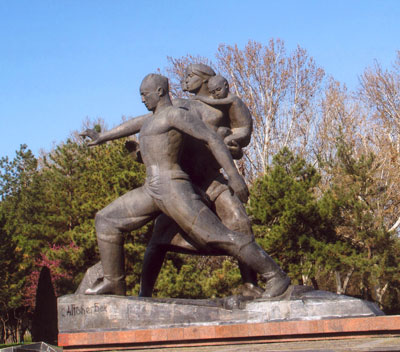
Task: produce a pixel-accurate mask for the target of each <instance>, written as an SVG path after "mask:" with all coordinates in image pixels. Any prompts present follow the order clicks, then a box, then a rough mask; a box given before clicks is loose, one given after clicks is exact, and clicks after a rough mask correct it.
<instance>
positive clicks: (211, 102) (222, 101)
mask: <svg viewBox="0 0 400 352" xmlns="http://www.w3.org/2000/svg"><path fill="white" fill-rule="evenodd" d="M191 99H193V100H200V101H202V102H203V103H206V104H207V105H212V106H218V105H230V104H232V103H233V100H234V99H233V97H232V96H231V95H228V96H227V97H226V98H222V99H214V98H209V97H204V96H199V95H195V96H193V97H191Z"/></svg>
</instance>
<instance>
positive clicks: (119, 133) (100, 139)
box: [80, 113, 153, 146]
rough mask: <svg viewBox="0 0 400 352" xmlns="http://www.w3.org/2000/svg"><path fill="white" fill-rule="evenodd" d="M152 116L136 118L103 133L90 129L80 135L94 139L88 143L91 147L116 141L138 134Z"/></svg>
mask: <svg viewBox="0 0 400 352" xmlns="http://www.w3.org/2000/svg"><path fill="white" fill-rule="evenodd" d="M152 115H153V113H150V114H146V115H141V116H138V117H134V118H132V119H130V120H128V121H126V122H123V123H122V124H120V125H119V126H117V127H114V128H112V129H111V130H109V131H106V132H103V133H97V132H96V131H94V130H92V129H88V130H86V131H85V132H83V133H81V134H80V135H81V136H82V137H90V138H91V139H92V142H90V143H88V145H91V146H92V145H99V144H102V143H105V142H107V141H111V140H114V139H119V138H123V137H128V136H131V135H133V134H135V133H138V132H139V131H140V129H141V127H142V126H143V123H144V121H145V120H146V118H148V117H149V116H152Z"/></svg>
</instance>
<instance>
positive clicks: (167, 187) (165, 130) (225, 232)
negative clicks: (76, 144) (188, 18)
mask: <svg viewBox="0 0 400 352" xmlns="http://www.w3.org/2000/svg"><path fill="white" fill-rule="evenodd" d="M195 69H196V68H195ZM193 71H194V70H193ZM188 76H189V75H188ZM191 78H192V80H190V79H191ZM198 78H201V77H199V76H198V77H194V79H193V76H192V77H188V80H187V82H186V85H187V88H188V90H190V89H191V90H192V91H194V92H196V93H197V94H199V92H200V91H201V90H202V89H203V90H205V88H204V81H205V80H204V79H203V80H200V82H199V79H198ZM196 80H197V82H196ZM202 81H203V82H202ZM141 95H142V101H143V102H144V103H145V105H146V107H147V108H148V110H150V111H152V112H153V114H149V115H143V116H140V117H137V118H135V119H132V120H129V121H128V122H126V123H124V124H122V125H121V126H119V127H117V128H115V129H113V130H111V131H109V132H106V133H104V134H100V135H98V134H96V132H94V131H93V130H88V131H86V132H85V133H84V134H83V135H86V136H89V137H91V138H92V139H93V142H92V143H91V145H96V144H100V143H103V142H105V141H107V140H111V139H115V138H120V137H123V136H128V135H131V134H134V133H137V132H139V131H140V139H139V143H140V150H141V154H142V158H143V161H144V164H145V166H146V174H147V178H146V183H145V185H144V186H142V187H140V188H137V189H135V190H133V191H130V192H128V193H127V194H125V195H124V196H122V197H120V198H118V199H117V200H115V201H114V202H113V203H111V204H110V205H109V206H107V207H106V208H104V209H103V210H101V211H100V212H99V213H98V214H97V215H96V231H97V239H98V244H99V250H100V256H101V262H102V265H103V270H104V279H103V281H102V282H100V283H97V284H96V285H95V286H94V287H92V288H91V289H88V290H87V292H86V293H87V294H105V293H111V294H122V295H123V294H125V281H124V275H125V274H124V257H123V240H124V238H123V232H126V231H131V230H133V229H136V228H138V227H140V226H142V225H144V224H145V223H146V222H148V221H149V220H151V219H153V218H154V217H156V216H157V215H159V214H160V213H161V212H162V213H164V214H165V215H167V216H169V217H170V218H171V219H173V220H174V221H175V222H176V223H177V224H178V225H179V227H180V228H181V229H182V230H183V231H184V233H181V235H182V236H184V238H185V240H186V241H187V242H189V243H190V244H191V245H192V246H194V247H195V248H197V249H200V250H203V251H205V252H214V251H215V252H216V253H224V254H227V255H232V256H233V257H235V258H237V259H238V260H239V262H240V263H242V264H245V265H246V266H247V267H248V268H250V269H251V271H252V272H253V273H254V272H257V273H259V274H261V275H262V276H263V277H264V278H265V279H266V280H267V285H266V290H265V292H264V293H263V296H264V297H273V296H277V295H280V294H282V293H283V292H284V291H285V290H286V289H287V287H288V285H289V283H290V279H289V278H288V277H287V276H286V274H285V273H284V272H283V271H282V270H281V269H280V268H279V266H278V265H277V264H276V263H275V262H274V261H273V260H272V259H271V258H270V257H269V256H268V255H267V254H266V253H265V252H264V251H263V250H262V249H261V248H260V247H259V246H258V245H257V244H256V243H255V242H254V236H253V235H252V234H251V229H250V233H241V232H239V231H233V230H232V229H228V228H227V227H226V226H224V225H223V224H222V223H221V221H220V220H219V218H218V217H217V216H216V215H215V214H214V213H213V212H212V211H211V210H210V209H209V208H208V207H207V206H206V205H205V203H204V202H203V201H202V200H201V198H200V196H199V195H198V194H197V193H196V192H195V191H194V189H193V187H192V181H193V182H194V183H196V180H192V181H191V180H190V179H189V176H188V174H189V175H191V174H190V170H188V171H189V172H188V171H187V170H186V169H185V168H184V167H182V166H183V165H185V166H186V167H187V169H190V167H191V166H193V163H188V164H185V161H184V159H185V156H189V155H190V147H189V146H188V144H185V145H183V137H184V136H190V137H192V138H195V139H198V140H200V141H203V142H205V143H206V144H207V145H208V147H209V149H208V150H209V151H208V153H207V155H208V156H209V155H210V151H211V153H212V155H213V160H212V164H215V165H214V167H215V170H216V171H217V170H219V168H220V167H221V166H222V167H223V168H224V170H225V172H226V174H227V175H228V177H229V186H230V188H231V189H232V190H233V191H234V193H235V194H236V196H235V198H234V201H235V202H237V201H239V199H240V201H242V202H244V201H246V200H247V195H248V194H247V188H246V186H245V184H244V181H243V180H242V178H241V177H240V175H239V174H238V173H237V170H236V168H235V166H234V163H233V160H232V158H231V155H230V153H229V151H228V148H227V147H226V146H225V144H224V143H223V141H222V139H221V137H220V136H218V134H217V133H216V132H214V131H213V130H212V129H211V128H208V127H207V126H206V123H205V122H203V121H204V120H207V119H206V118H207V117H208V118H215V117H217V118H218V117H219V118H221V119H223V118H224V116H223V114H222V116H221V115H220V114H218V115H219V116H218V115H217V114H206V113H204V112H203V113H200V114H198V115H197V116H196V110H197V111H201V110H203V111H205V110H204V109H205V107H204V106H207V105H205V104H204V103H201V102H191V103H190V108H187V107H185V103H186V102H183V103H182V102H181V104H180V103H179V101H177V102H175V103H174V105H175V106H173V105H172V102H171V100H170V98H169V95H168V80H167V79H166V78H165V77H162V76H160V75H148V76H146V77H145V79H144V80H143V82H142V85H141ZM194 103H198V104H202V105H198V106H197V107H196V108H193V106H195V105H196V104H194ZM207 109H209V108H207ZM202 120H203V121H202ZM214 127H216V126H215V125H214ZM220 127H221V126H220ZM217 130H218V128H217ZM232 134H234V131H232ZM233 140H234V139H233ZM237 144H238V143H232V146H233V148H236V149H237ZM199 145H200V144H197V145H193V147H198V146H199ZM201 145H203V147H205V144H204V143H203V144H201ZM181 155H182V156H183V158H182V159H181V158H180V156H181ZM196 155H200V156H201V155H202V154H201V153H200V154H199V153H197V154H196ZM208 162H209V163H210V160H208ZM207 172H208V174H207V173H206V175H205V176H206V181H207V182H205V183H208V186H210V185H212V184H214V186H213V187H211V190H212V191H214V192H215V193H218V192H220V191H221V189H222V192H220V193H219V196H221V195H222V194H224V193H225V194H227V195H228V194H231V192H230V190H229V188H228V186H227V185H226V181H224V180H221V181H219V182H218V181H217V182H215V181H216V180H217V178H218V175H217V177H215V174H214V175H212V176H213V177H210V173H209V171H207ZM218 173H219V171H218ZM191 176H192V175H191ZM198 182H199V183H200V184H201V182H204V178H203V179H201V178H200V179H199V180H198ZM209 188H210V187H205V189H206V190H207V191H208V190H209ZM231 198H232V197H231ZM240 201H239V204H240ZM228 203H229V200H228ZM231 203H232V201H231ZM240 205H241V204H240ZM215 206H216V204H215ZM216 207H217V206H216ZM241 208H243V206H242V205H241ZM225 209H226V208H225ZM234 210H235V208H233V210H232V212H234ZM225 211H226V210H225ZM243 211H244V208H243ZM218 215H220V214H218ZM245 219H246V221H248V220H247V217H245ZM168 221H169V220H168ZM158 223H160V222H158ZM156 225H157V222H156ZM249 226H250V225H249ZM161 228H163V226H161ZM183 231H181V232H183ZM157 274H158V272H157Z"/></svg>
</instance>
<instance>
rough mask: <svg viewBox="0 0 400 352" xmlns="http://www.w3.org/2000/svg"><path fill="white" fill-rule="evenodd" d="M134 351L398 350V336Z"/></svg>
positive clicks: (316, 351) (315, 351)
mask: <svg viewBox="0 0 400 352" xmlns="http://www.w3.org/2000/svg"><path fill="white" fill-rule="evenodd" d="M135 351H136V352H144V351H146V352H149V351H150V352H151V351H154V352H155V351H160V352H264V351H269V352H273V351H279V352H282V351H302V352H311V351H312V352H319V351H321V352H322V351H357V352H358V351H400V337H375V338H356V339H354V338H349V339H340V340H319V341H299V342H276V343H260V344H240V345H220V346H203V347H198V346H196V347H174V348H151V349H139V350H135Z"/></svg>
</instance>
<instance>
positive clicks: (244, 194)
mask: <svg viewBox="0 0 400 352" xmlns="http://www.w3.org/2000/svg"><path fill="white" fill-rule="evenodd" d="M228 183H229V187H230V188H232V190H233V191H234V192H235V194H236V195H237V197H238V198H239V199H240V201H241V202H242V203H246V202H247V200H248V199H249V190H248V188H247V186H246V183H245V182H244V180H243V178H242V177H241V176H240V175H239V174H238V175H237V176H235V177H232V178H229V181H228Z"/></svg>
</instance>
